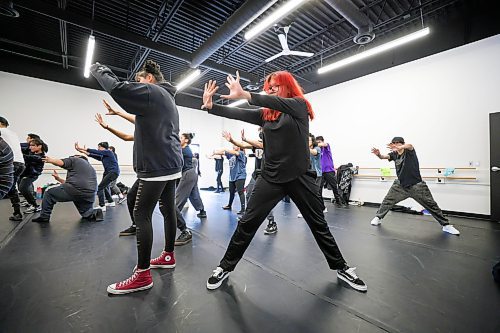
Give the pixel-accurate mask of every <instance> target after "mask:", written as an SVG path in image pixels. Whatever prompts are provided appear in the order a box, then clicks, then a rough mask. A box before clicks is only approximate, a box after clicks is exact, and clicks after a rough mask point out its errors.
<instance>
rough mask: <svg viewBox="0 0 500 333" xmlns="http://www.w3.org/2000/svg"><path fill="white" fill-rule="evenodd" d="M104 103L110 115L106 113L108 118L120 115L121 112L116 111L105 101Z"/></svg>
mask: <svg viewBox="0 0 500 333" xmlns="http://www.w3.org/2000/svg"><path fill="white" fill-rule="evenodd" d="M102 103H103V104H104V107H105V108H106V109H108V113H106V115H107V116H111V115H116V116H117V115H118V114H119V113H120V112H119V111H116V110H114V109H113V108H112V107H111V105H109V104H108V102H106V100H105V99H103V100H102Z"/></svg>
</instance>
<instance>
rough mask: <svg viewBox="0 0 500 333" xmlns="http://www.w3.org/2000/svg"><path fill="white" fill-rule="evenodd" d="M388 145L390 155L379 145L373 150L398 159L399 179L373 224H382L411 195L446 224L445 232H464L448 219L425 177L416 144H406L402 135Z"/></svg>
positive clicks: (395, 159) (376, 154)
mask: <svg viewBox="0 0 500 333" xmlns="http://www.w3.org/2000/svg"><path fill="white" fill-rule="evenodd" d="M387 147H388V148H389V149H390V150H391V151H390V153H389V154H387V155H384V154H381V153H380V150H379V149H377V148H372V153H373V154H374V155H375V156H377V157H378V158H380V159H381V160H389V161H394V163H395V164H396V174H397V176H398V178H397V179H396V180H394V183H393V184H392V186H391V188H390V189H389V192H388V193H387V194H386V196H385V198H384V200H383V201H382V203H381V204H380V207H379V209H378V211H377V213H376V214H375V217H374V218H373V220H372V221H371V224H372V225H374V226H377V225H380V224H381V223H382V222H381V220H382V219H383V218H384V217H385V215H386V214H387V213H388V212H389V210H391V208H392V207H394V205H396V204H397V203H398V202H400V201H403V200H405V199H407V198H412V199H414V200H415V201H416V202H418V203H419V204H420V205H422V206H423V207H424V208H425V209H427V211H428V212H429V213H430V214H431V215H432V217H434V218H435V219H436V221H438V222H439V224H441V225H442V226H443V231H444V232H447V233H450V234H452V235H460V232H459V231H458V230H457V229H456V228H455V227H453V226H452V225H451V224H449V223H448V219H447V218H446V217H445V216H444V215H443V212H442V211H441V209H440V208H439V206H438V205H437V203H436V201H434V198H433V197H432V194H431V191H430V190H429V187H428V186H427V184H426V183H425V182H424V181H423V180H422V176H421V175H420V168H419V164H418V158H417V153H416V152H415V149H414V148H413V145H411V144H409V143H405V140H404V139H403V138H402V137H399V136H397V137H394V138H393V139H392V141H391V143H389V144H388V145H387Z"/></svg>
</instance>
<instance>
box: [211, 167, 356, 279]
mask: <svg viewBox="0 0 500 333" xmlns="http://www.w3.org/2000/svg"><path fill="white" fill-rule="evenodd" d="M314 180H315V177H314V176H311V175H309V174H304V175H302V176H300V177H299V178H297V179H295V180H293V181H291V182H288V183H283V184H277V183H271V182H268V181H267V180H265V179H263V178H262V177H258V178H257V181H256V182H255V187H254V190H253V193H252V199H251V200H250V202H249V203H248V208H247V210H246V211H245V215H243V217H242V218H241V220H240V221H239V222H238V227H237V228H236V231H235V232H234V234H233V237H232V238H231V241H230V243H229V246H228V248H227V250H226V253H225V254H224V258H222V260H221V262H220V264H219V266H220V267H221V268H222V269H224V270H225V271H232V270H234V268H235V267H236V265H237V264H238V262H239V261H240V259H241V258H242V257H243V254H244V253H245V251H246V249H247V247H248V245H250V242H251V241H252V238H253V237H254V235H255V233H256V232H257V229H259V227H260V225H261V224H262V222H263V221H264V220H265V219H266V216H267V214H269V212H270V211H271V209H273V207H274V206H275V205H276V204H277V203H278V202H279V201H280V200H281V199H282V198H283V197H284V196H285V195H287V194H288V195H289V196H290V198H291V199H292V200H293V202H294V203H295V204H296V205H297V207H298V208H299V210H300V212H301V213H302V215H303V217H304V220H305V221H306V223H307V225H308V226H309V229H310V230H311V232H312V234H313V236H314V239H315V240H316V243H317V244H318V246H319V248H320V249H321V251H322V252H323V255H324V256H325V258H326V261H327V262H328V266H329V267H330V268H331V269H341V268H344V266H345V264H346V262H345V260H344V258H343V257H342V254H341V252H340V249H339V248H338V246H337V243H336V242H335V238H334V237H333V235H332V233H331V232H330V229H329V228H328V224H327V223H326V220H325V216H324V214H323V202H322V201H323V200H322V199H320V197H319V195H318V187H317V185H316V184H315V182H314Z"/></svg>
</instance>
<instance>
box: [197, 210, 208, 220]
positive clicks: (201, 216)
mask: <svg viewBox="0 0 500 333" xmlns="http://www.w3.org/2000/svg"><path fill="white" fill-rule="evenodd" d="M196 216H198V217H199V218H200V219H204V218H206V217H207V212H205V211H204V210H203V209H202V210H200V212H199V213H198V214H196Z"/></svg>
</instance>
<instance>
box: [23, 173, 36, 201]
mask: <svg viewBox="0 0 500 333" xmlns="http://www.w3.org/2000/svg"><path fill="white" fill-rule="evenodd" d="M37 178H38V177H22V178H21V179H20V180H19V192H21V194H22V195H23V197H24V199H26V201H27V202H28V203H29V204H30V205H32V206H34V207H38V204H37V203H36V199H35V197H34V196H33V190H34V189H33V183H34V182H35V180H37Z"/></svg>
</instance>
